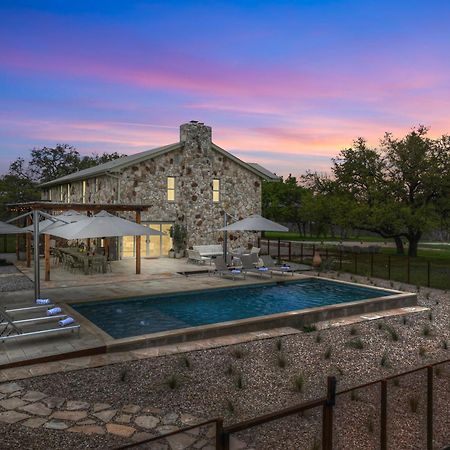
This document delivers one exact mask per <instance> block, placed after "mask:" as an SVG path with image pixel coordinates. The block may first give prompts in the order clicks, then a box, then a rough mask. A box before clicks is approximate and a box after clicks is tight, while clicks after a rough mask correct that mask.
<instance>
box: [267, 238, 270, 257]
mask: <svg viewBox="0 0 450 450" xmlns="http://www.w3.org/2000/svg"><path fill="white" fill-rule="evenodd" d="M267 254H268V255H270V239H267Z"/></svg>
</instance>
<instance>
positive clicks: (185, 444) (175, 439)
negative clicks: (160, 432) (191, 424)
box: [166, 433, 196, 450]
mask: <svg viewBox="0 0 450 450" xmlns="http://www.w3.org/2000/svg"><path fill="white" fill-rule="evenodd" d="M166 441H167V442H168V443H169V445H170V448H171V449H172V450H184V449H186V448H189V447H190V446H191V445H192V444H193V443H194V442H195V441H196V438H195V437H194V436H191V435H189V434H186V433H179V434H174V435H172V436H168V437H166Z"/></svg>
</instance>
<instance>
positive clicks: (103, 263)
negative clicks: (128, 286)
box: [52, 247, 112, 275]
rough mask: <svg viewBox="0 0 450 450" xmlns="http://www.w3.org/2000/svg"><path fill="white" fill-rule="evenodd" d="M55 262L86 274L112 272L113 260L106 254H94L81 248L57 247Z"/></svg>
mask: <svg viewBox="0 0 450 450" xmlns="http://www.w3.org/2000/svg"><path fill="white" fill-rule="evenodd" d="M52 253H53V262H54V264H57V265H60V266H61V267H62V268H63V269H66V270H69V271H70V272H76V271H80V272H81V273H84V274H85V275H92V274H94V273H107V272H111V271H112V269H111V261H110V260H109V259H108V257H107V256H106V255H99V254H92V253H90V252H87V251H82V250H80V249H79V248H74V247H65V248H55V249H53V251H52Z"/></svg>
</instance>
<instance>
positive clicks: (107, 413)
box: [93, 409, 117, 422]
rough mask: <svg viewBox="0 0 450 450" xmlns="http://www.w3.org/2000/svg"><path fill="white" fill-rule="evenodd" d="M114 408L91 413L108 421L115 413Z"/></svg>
mask: <svg viewBox="0 0 450 450" xmlns="http://www.w3.org/2000/svg"><path fill="white" fill-rule="evenodd" d="M116 412H117V410H116V409H107V410H105V411H100V412H98V413H95V414H93V415H94V416H95V417H97V419H100V420H102V421H103V422H109V421H110V420H111V419H112V418H113V417H114V416H115V415H116Z"/></svg>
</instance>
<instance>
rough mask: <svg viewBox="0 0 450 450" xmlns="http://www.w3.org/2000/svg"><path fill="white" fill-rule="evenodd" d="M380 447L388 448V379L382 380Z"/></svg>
mask: <svg viewBox="0 0 450 450" xmlns="http://www.w3.org/2000/svg"><path fill="white" fill-rule="evenodd" d="M380 449H381V450H387V381H386V380H381V411H380Z"/></svg>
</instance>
